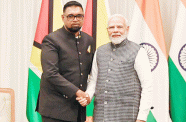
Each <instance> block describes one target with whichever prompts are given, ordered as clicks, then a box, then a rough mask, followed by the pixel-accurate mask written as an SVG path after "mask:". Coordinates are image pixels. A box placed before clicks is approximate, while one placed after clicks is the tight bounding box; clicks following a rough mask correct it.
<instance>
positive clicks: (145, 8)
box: [136, 0, 168, 59]
mask: <svg viewBox="0 0 186 122" xmlns="http://www.w3.org/2000/svg"><path fill="white" fill-rule="evenodd" d="M136 3H137V4H138V6H139V8H140V10H141V12H142V14H143V17H144V20H145V22H146V23H147V25H148V27H149V28H150V30H151V32H152V34H153V35H154V37H155V39H156V41H157V43H158V45H159V47H160V49H161V50H162V52H163V53H164V55H165V57H167V59H168V55H167V52H166V48H165V47H166V46H165V40H164V34H163V26H162V20H161V14H160V8H159V1H158V0H136ZM152 16H154V17H152ZM154 18H156V19H154ZM154 23H156V24H154Z"/></svg>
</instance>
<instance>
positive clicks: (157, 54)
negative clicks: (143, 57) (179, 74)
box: [128, 0, 171, 122]
mask: <svg viewBox="0 0 186 122" xmlns="http://www.w3.org/2000/svg"><path fill="white" fill-rule="evenodd" d="M128 39H129V40H131V41H134V42H136V43H138V44H140V45H142V46H143V47H144V48H145V49H146V51H147V54H148V56H149V61H150V66H151V72H152V77H153V104H152V106H153V109H151V111H150V113H149V116H148V119H147V122H169V121H171V120H170V117H169V78H168V64H167V53H166V47H165V40H164V34H163V27H162V21H161V15H160V8H159V1H158V0H136V2H135V7H134V13H133V18H132V22H131V26H130V30H129V35H128Z"/></svg>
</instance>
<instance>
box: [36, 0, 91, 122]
mask: <svg viewBox="0 0 186 122" xmlns="http://www.w3.org/2000/svg"><path fill="white" fill-rule="evenodd" d="M83 19H84V12H83V8H82V5H81V4H80V3H78V2H76V1H70V2H68V3H66V4H65V5H64V8H63V15H62V20H63V22H64V26H63V27H62V28H60V29H58V30H57V31H55V32H53V33H50V34H48V35H47V36H46V37H45V38H44V39H43V42H42V52H41V64H42V68H43V74H42V77H41V85H40V94H39V98H38V104H37V109H36V110H37V111H38V112H39V113H40V114H41V115H42V120H43V122H84V121H85V119H86V107H83V106H81V105H80V104H79V102H78V101H77V100H76V97H81V98H84V99H86V102H87V103H89V102H90V97H89V95H88V94H87V93H85V92H84V91H85V90H86V88H87V78H88V74H89V73H90V70H91V64H92V58H93V54H94V47H93V43H94V42H93V38H92V37H90V36H89V35H88V34H86V33H84V32H81V31H80V29H81V27H82V25H83Z"/></svg>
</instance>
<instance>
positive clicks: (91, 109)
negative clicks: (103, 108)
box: [86, 97, 95, 116]
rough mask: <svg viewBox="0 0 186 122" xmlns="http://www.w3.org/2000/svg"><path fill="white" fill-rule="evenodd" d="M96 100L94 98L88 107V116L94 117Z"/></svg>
mask: <svg viewBox="0 0 186 122" xmlns="http://www.w3.org/2000/svg"><path fill="white" fill-rule="evenodd" d="M94 98H95V97H93V99H92V101H91V103H90V104H89V105H87V108H86V109H87V111H86V112H87V113H86V115H87V116H93V114H94Z"/></svg>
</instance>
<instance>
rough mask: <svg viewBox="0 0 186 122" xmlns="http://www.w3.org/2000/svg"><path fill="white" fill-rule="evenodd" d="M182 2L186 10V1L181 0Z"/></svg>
mask: <svg viewBox="0 0 186 122" xmlns="http://www.w3.org/2000/svg"><path fill="white" fill-rule="evenodd" d="M181 2H182V3H183V5H184V6H185V8H186V0H181Z"/></svg>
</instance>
